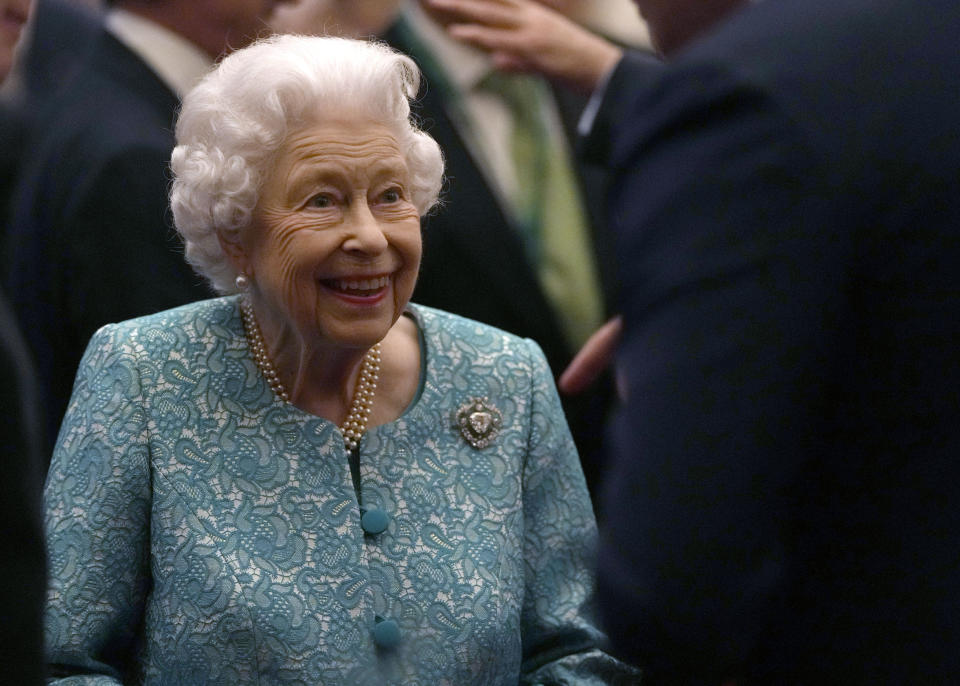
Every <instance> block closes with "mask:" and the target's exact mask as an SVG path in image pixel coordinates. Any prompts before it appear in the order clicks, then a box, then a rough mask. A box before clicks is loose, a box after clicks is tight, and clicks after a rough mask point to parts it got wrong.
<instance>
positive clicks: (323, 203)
mask: <svg viewBox="0 0 960 686" xmlns="http://www.w3.org/2000/svg"><path fill="white" fill-rule="evenodd" d="M409 179H410V174H409V172H408V170H407V165H406V161H405V159H404V156H403V154H402V153H401V149H400V146H399V144H398V142H397V140H396V138H395V137H394V135H393V134H392V132H391V131H390V130H389V129H388V128H386V127H385V126H383V125H381V124H377V123H372V122H363V121H346V120H342V121H339V120H338V121H332V122H325V123H323V124H320V125H317V126H310V127H307V128H305V129H302V130H301V131H299V132H297V133H294V134H293V135H291V136H290V137H289V138H288V140H287V142H286V144H285V145H284V146H283V147H282V148H281V149H280V151H279V152H278V154H277V157H276V159H275V162H274V164H273V166H272V168H271V170H270V172H269V174H268V176H267V178H266V181H265V183H264V186H263V189H262V191H261V193H260V201H259V204H258V205H257V208H256V210H255V211H254V218H253V222H252V223H251V226H249V227H248V228H247V229H246V230H245V231H243V232H242V233H241V237H240V241H239V242H238V243H235V244H229V243H226V242H225V241H224V247H225V248H226V250H227V252H228V254H229V255H230V257H231V260H232V261H233V263H234V266H236V267H237V268H238V269H239V270H240V271H243V272H245V273H246V274H247V275H248V276H250V277H251V279H252V281H253V283H254V286H253V292H252V296H253V298H254V306H255V308H256V309H257V316H258V319H260V326H261V328H264V329H270V328H272V329H273V330H274V331H277V330H280V331H283V330H289V329H291V328H292V329H293V330H295V331H296V332H297V337H298V338H299V339H300V340H302V341H303V342H304V343H305V344H306V345H310V346H318V347H329V346H332V347H342V348H363V349H366V348H367V347H369V346H370V345H372V344H373V343H375V342H377V341H379V340H381V339H382V338H383V337H384V336H385V335H386V333H387V331H389V329H390V327H391V326H393V324H394V322H396V321H397V319H398V318H399V317H400V315H401V314H402V313H403V310H404V308H405V307H406V305H407V303H408V302H409V300H410V296H411V295H412V294H413V287H414V285H415V284H416V280H417V273H418V271H419V268H420V254H421V244H420V217H419V214H418V212H417V210H416V208H415V207H414V206H413V204H412V203H411V202H410V180H409Z"/></svg>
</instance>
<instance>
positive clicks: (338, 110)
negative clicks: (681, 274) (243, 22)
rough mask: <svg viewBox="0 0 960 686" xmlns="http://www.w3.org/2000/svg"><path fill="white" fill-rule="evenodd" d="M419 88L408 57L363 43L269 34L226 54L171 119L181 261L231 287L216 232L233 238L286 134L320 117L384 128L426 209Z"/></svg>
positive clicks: (439, 168) (434, 189) (427, 147)
mask: <svg viewBox="0 0 960 686" xmlns="http://www.w3.org/2000/svg"><path fill="white" fill-rule="evenodd" d="M419 85H420V70H419V69H418V68H417V66H416V64H414V62H413V60H411V59H410V58H409V57H407V56H405V55H403V54H400V53H398V52H396V51H394V50H393V49H391V48H389V47H387V46H385V45H383V44H380V43H375V42H369V41H359V40H351V39H346V38H328V37H315V36H294V35H284V36H273V37H271V38H267V39H264V40H261V41H258V42H256V43H254V44H252V45H250V46H249V47H246V48H243V49H242V50H237V51H236V52H233V53H231V54H230V55H229V56H227V57H226V58H224V59H223V61H222V62H221V63H220V65H219V66H218V67H217V68H216V69H215V70H214V71H213V72H211V73H210V74H208V75H207V76H206V77H205V78H204V79H203V80H202V81H200V83H199V84H198V85H197V86H196V87H195V88H194V89H193V90H191V91H190V92H189V93H188V94H187V95H186V97H185V98H184V100H183V105H182V107H181V109H180V115H179V117H178V119H177V128H176V139H177V146H176V147H175V148H174V150H173V155H172V157H171V167H172V169H173V177H174V178H173V185H172V187H171V191H170V204H171V207H172V209H173V219H174V223H175V224H176V227H177V231H178V232H179V233H180V235H181V237H182V238H183V240H184V243H185V246H186V258H187V261H188V262H189V263H190V264H191V265H192V266H193V268H194V269H196V271H197V272H198V273H199V274H201V275H202V276H204V277H205V278H206V279H208V280H209V281H210V283H211V284H212V285H213V287H214V289H216V290H217V292H219V293H224V294H225V293H232V292H235V291H236V285H235V284H234V280H235V279H236V276H237V272H236V270H235V269H234V267H233V265H232V264H231V263H230V261H229V260H228V259H227V256H226V254H225V253H224V251H223V249H222V248H221V246H220V241H219V240H218V238H217V234H218V232H219V233H221V234H223V237H224V238H225V239H226V240H228V241H232V240H236V238H237V233H238V232H239V231H240V230H241V229H243V228H245V227H246V226H248V225H249V223H250V221H251V218H252V216H253V211H254V208H255V207H256V206H257V203H258V201H259V195H260V189H261V187H262V184H263V181H264V175H265V174H266V173H268V172H269V170H270V167H271V165H272V163H273V160H274V156H275V154H276V153H277V152H278V151H279V150H280V148H281V146H282V145H283V143H284V141H285V140H286V139H287V137H288V136H289V135H290V134H291V133H295V132H297V131H298V130H299V129H301V128H302V127H304V126H308V125H311V124H315V123H319V122H322V121H323V119H324V117H326V116H335V117H342V116H344V115H348V116H356V117H357V119H358V120H359V119H372V120H373V121H376V122H379V123H382V124H383V125H385V126H387V127H388V128H390V129H391V130H392V131H393V133H394V135H395V136H396V137H397V141H398V142H399V144H400V148H401V150H402V151H404V153H405V156H406V162H407V166H408V169H409V170H410V175H411V201H412V202H413V204H414V206H415V207H416V208H417V210H418V211H419V212H420V215H421V216H423V215H424V214H426V213H427V211H428V210H429V209H430V208H431V207H432V206H433V205H434V204H435V203H436V202H437V197H438V195H439V193H440V186H441V182H442V178H443V156H442V153H441V152H440V147H439V146H438V145H437V143H436V141H434V140H433V138H431V137H430V136H429V135H427V134H426V133H424V132H423V131H420V130H419V128H418V127H417V126H416V125H415V124H414V122H413V119H412V117H411V114H410V100H411V99H412V98H413V97H414V96H415V95H416V93H417V89H418V88H419Z"/></svg>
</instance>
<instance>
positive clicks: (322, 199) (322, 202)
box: [310, 193, 333, 207]
mask: <svg viewBox="0 0 960 686" xmlns="http://www.w3.org/2000/svg"><path fill="white" fill-rule="evenodd" d="M331 205H333V199H332V198H331V197H330V196H329V195H327V194H326V193H321V194H320V195H315V196H313V197H312V198H310V206H311V207H330V206H331Z"/></svg>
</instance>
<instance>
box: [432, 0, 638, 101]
mask: <svg viewBox="0 0 960 686" xmlns="http://www.w3.org/2000/svg"><path fill="white" fill-rule="evenodd" d="M425 2H426V3H427V4H428V5H430V6H431V7H433V8H435V9H437V10H441V11H442V12H443V13H444V14H445V15H447V16H453V17H454V22H453V23H452V24H450V25H448V26H447V31H448V32H449V33H450V35H451V36H453V37H454V38H456V39H458V40H462V41H464V42H466V43H470V44H471V45H474V46H476V47H478V48H480V49H481V50H485V51H487V52H489V53H490V54H491V55H492V56H493V61H494V64H495V65H496V66H497V68H498V69H502V70H504V71H522V72H533V73H538V74H542V75H543V76H546V77H547V78H549V79H553V80H556V81H559V82H561V83H563V84H565V85H567V86H569V87H571V88H574V89H576V90H579V91H581V92H584V93H591V92H593V90H594V89H595V88H596V87H597V86H598V85H600V83H602V81H603V79H604V77H605V76H606V75H607V73H609V72H610V70H612V69H613V67H614V66H615V65H616V64H617V62H618V61H619V60H620V57H621V56H622V55H623V51H622V50H620V48H618V47H617V46H616V45H614V44H613V43H610V42H609V41H607V40H606V39H604V38H601V37H600V36H598V35H596V34H594V33H592V32H591V31H589V30H588V29H585V28H584V27H582V26H580V25H579V24H577V23H575V22H574V21H572V20H570V19H568V18H567V17H565V16H563V15H562V14H560V13H559V12H557V11H556V10H554V9H551V8H550V7H547V6H545V5H548V4H549V5H551V6H553V7H557V6H559V3H558V1H557V0H541V2H536V1H535V0H425Z"/></svg>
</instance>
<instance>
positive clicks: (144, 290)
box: [9, 31, 211, 448]
mask: <svg viewBox="0 0 960 686" xmlns="http://www.w3.org/2000/svg"><path fill="white" fill-rule="evenodd" d="M177 104H178V102H177V98H176V97H175V96H174V94H173V93H172V92H171V91H170V90H169V89H168V88H167V87H166V86H165V85H164V84H163V83H162V82H161V81H160V80H159V79H158V78H157V76H156V75H155V74H154V73H153V72H152V71H151V70H150V69H149V68H148V67H147V66H146V64H144V63H143V62H142V61H141V60H140V59H139V58H138V57H136V56H135V55H134V54H133V53H132V52H130V50H128V49H127V48H126V47H125V46H123V45H122V44H121V43H120V42H119V41H117V40H116V39H115V38H113V37H112V36H111V35H109V34H107V33H106V32H105V31H101V34H100V37H99V42H98V44H97V45H96V47H95V48H94V50H93V51H92V52H91V54H90V57H89V59H88V61H87V62H86V63H85V64H84V65H83V66H82V67H81V68H80V69H79V71H78V73H77V74H76V75H75V77H74V79H73V80H72V81H71V83H70V84H68V85H67V86H66V87H65V88H64V89H63V90H62V91H61V92H60V93H59V94H58V96H57V97H56V98H54V99H53V100H52V102H51V103H50V104H49V106H48V108H47V109H46V110H45V112H44V113H43V114H42V115H41V116H40V117H39V118H38V122H37V126H36V127H35V129H34V131H33V133H32V141H31V146H30V149H31V150H32V151H33V154H32V155H31V156H30V158H29V161H28V164H27V165H26V166H25V167H24V169H23V171H22V174H21V177H20V179H19V181H18V190H17V194H16V197H15V199H14V216H13V222H12V226H11V230H12V235H11V243H10V246H9V249H10V265H9V266H10V274H9V284H10V294H11V299H12V300H13V302H14V305H15V307H16V309H17V311H18V314H19V315H20V318H21V321H22V322H23V324H24V328H25V332H26V334H27V338H28V341H29V343H30V346H31V348H32V350H33V352H34V355H35V357H36V360H37V365H38V371H39V375H40V381H41V388H42V393H43V406H44V411H45V413H46V423H47V438H48V445H47V447H48V448H49V447H50V445H51V444H52V440H53V438H55V435H56V430H57V427H58V426H59V422H60V419H61V417H62V415H63V411H64V408H65V407H66V403H67V401H68V399H69V397H70V391H71V388H72V384H73V378H74V375H75V373H76V369H77V365H78V363H79V361H80V357H81V355H82V353H83V350H84V348H85V346H86V344H87V341H88V339H89V338H90V336H91V334H93V332H94V331H95V330H96V329H97V328H99V327H100V326H102V325H103V324H106V323H108V322H116V321H121V320H124V319H128V318H131V317H134V316H137V315H141V314H147V313H150V312H155V311H158V310H162V309H166V308H168V307H172V306H175V305H179V304H183V303H186V302H190V301H193V300H198V299H201V298H205V297H209V296H210V293H211V292H210V291H209V290H208V289H207V287H206V286H205V285H204V284H203V283H202V281H201V279H200V277H198V276H197V275H196V274H195V273H194V272H193V271H192V270H191V269H190V268H189V267H188V266H187V265H186V263H185V262H184V259H183V255H182V246H181V244H180V241H179V239H178V238H176V236H175V233H174V230H173V229H172V222H171V221H170V218H169V213H168V209H167V207H168V203H167V187H168V183H169V175H168V168H167V165H168V160H169V157H170V152H171V150H172V149H173V133H172V132H173V123H174V112H175V109H176V107H177Z"/></svg>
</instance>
